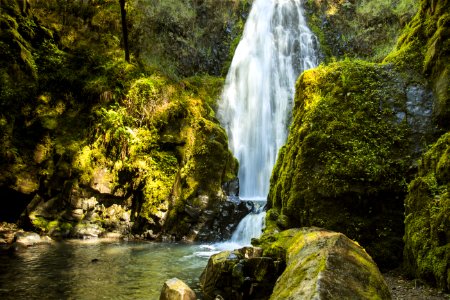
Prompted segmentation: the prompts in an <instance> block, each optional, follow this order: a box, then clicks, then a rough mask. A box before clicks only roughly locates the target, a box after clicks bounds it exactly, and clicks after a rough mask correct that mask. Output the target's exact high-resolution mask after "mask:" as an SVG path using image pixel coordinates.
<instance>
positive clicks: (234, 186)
mask: <svg viewBox="0 0 450 300" xmlns="http://www.w3.org/2000/svg"><path fill="white" fill-rule="evenodd" d="M222 189H223V192H224V193H225V194H226V195H227V196H229V197H237V196H239V178H238V177H236V178H235V179H233V180H230V181H228V182H225V183H224V184H223V186H222Z"/></svg>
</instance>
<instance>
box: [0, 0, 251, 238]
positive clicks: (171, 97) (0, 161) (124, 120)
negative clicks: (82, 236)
mask: <svg viewBox="0 0 450 300" xmlns="http://www.w3.org/2000/svg"><path fill="white" fill-rule="evenodd" d="M191 2H192V3H191ZM126 3H127V7H126V8H127V18H128V24H127V25H128V29H129V30H130V48H131V63H127V62H125V61H124V59H123V49H122V48H123V47H122V31H121V26H120V6H119V3H118V1H115V0H107V1H104V0H102V1H31V2H30V4H31V6H30V4H29V3H28V2H26V1H16V0H3V1H2V11H1V14H0V23H1V27H2V32H1V34H0V49H1V51H2V57H1V59H0V78H1V82H2V84H1V86H0V107H1V115H0V116H1V123H0V137H1V139H2V145H4V147H2V149H1V153H0V166H1V168H2V172H1V174H0V185H2V186H4V187H7V188H9V189H12V190H18V191H20V192H22V193H25V194H30V195H38V196H39V197H40V199H43V200H42V203H41V204H39V205H40V206H39V207H40V208H39V209H38V210H37V211H38V212H39V213H38V214H34V213H33V214H32V215H30V219H31V221H32V222H33V224H34V226H35V227H36V228H39V229H40V230H43V231H45V232H52V231H54V230H53V229H54V228H59V227H60V226H59V225H58V224H59V223H61V224H69V225H70V226H72V227H73V228H75V227H77V226H78V225H79V226H81V225H83V224H84V223H83V224H81V223H80V224H78V225H77V222H81V221H82V222H91V221H90V220H88V219H85V218H87V216H85V215H84V214H83V215H80V217H81V218H82V220H81V221H80V220H73V219H72V217H71V212H70V210H71V209H72V210H73V209H79V207H77V206H73V205H74V204H73V203H71V201H74V200H73V199H72V196H71V195H72V194H76V195H79V196H74V197H80V199H84V198H83V197H87V198H89V197H94V198H95V199H97V200H98V201H99V205H100V206H101V205H105V206H109V205H112V204H119V205H122V206H123V207H124V208H127V209H131V211H132V216H131V217H132V221H134V225H135V227H134V230H136V231H137V232H138V233H139V232H143V231H146V230H153V232H155V233H159V232H163V231H165V232H167V233H169V234H173V235H174V236H175V237H176V238H181V237H183V236H184V235H186V234H188V233H189V231H190V226H191V225H192V224H194V223H195V222H197V220H193V219H192V218H190V217H189V216H188V215H187V214H186V213H185V210H184V208H185V205H186V203H188V202H189V204H190V205H192V204H194V203H195V205H198V206H199V207H200V208H202V209H204V208H208V209H212V208H214V209H216V208H217V207H218V203H220V202H222V201H224V199H225V198H224V195H223V192H222V184H223V183H224V182H226V181H228V180H231V179H233V178H235V176H236V172H237V162H236V161H235V159H234V158H233V157H232V155H231V153H230V152H229V150H228V145H227V137H226V134H225V131H224V130H223V129H222V128H220V126H219V123H218V121H217V119H216V118H215V112H214V109H215V108H216V100H217V98H218V95H219V93H220V90H221V87H222V85H223V79H222V78H220V77H213V76H211V75H207V74H205V72H209V73H210V74H215V75H219V74H220V73H221V72H222V68H225V67H226V64H227V63H226V61H227V60H230V59H231V58H230V57H229V54H228V53H229V47H230V43H231V41H232V40H233V39H235V37H236V36H238V35H239V34H240V31H241V30H242V21H241V20H242V18H244V17H245V16H243V15H242V14H243V13H244V11H245V10H246V9H248V7H249V4H248V3H247V1H234V2H233V3H232V6H231V9H229V8H230V6H228V4H229V3H225V2H224V3H222V2H221V4H220V5H219V6H217V5H215V4H214V9H211V6H212V5H213V3H211V2H208V1H207V2H205V3H204V4H200V3H197V1H190V3H187V2H186V1H178V0H172V1H161V2H158V3H157V4H154V3H152V4H149V3H147V2H146V1H127V2H126ZM143 8H145V9H143ZM235 23H236V24H241V25H239V26H234V24H235ZM188 25H189V26H188ZM190 25H192V26H194V27H192V26H190ZM164 26H166V27H164ZM211 33H214V34H211ZM171 47H173V48H171ZM218 49H219V50H220V51H219V50H218ZM175 50H176V51H175ZM223 53H225V55H222V54H223ZM206 57H209V58H208V59H209V60H210V62H209V63H207V64H203V63H199V61H200V60H201V61H204V60H205V61H207V59H206ZM219 57H220V59H218V58H219ZM188 60H189V62H188ZM213 62H214V63H213ZM197 73H199V74H198V75H196V76H190V77H187V76H185V75H191V74H197ZM199 197H203V198H201V199H207V200H206V201H201V200H199ZM49 199H53V200H52V201H50V200H49ZM55 199H56V200H55ZM50 202H51V203H53V207H50V205H49V204H47V203H50ZM69 204H70V205H72V206H70V207H67V205H69ZM42 207H45V208H46V209H47V211H45V212H43V211H42ZM100 219H101V216H100ZM185 219H186V220H185ZM97 221H100V223H102V220H98V219H95V220H92V222H94V223H95V222H97ZM55 222H56V223H55ZM25 224H26V222H25ZM102 224H103V223H102ZM179 224H184V227H183V226H182V225H179ZM103 225H105V224H103ZM79 226H78V227H79ZM58 231H61V230H59V229H58ZM66 231H67V230H66Z"/></svg>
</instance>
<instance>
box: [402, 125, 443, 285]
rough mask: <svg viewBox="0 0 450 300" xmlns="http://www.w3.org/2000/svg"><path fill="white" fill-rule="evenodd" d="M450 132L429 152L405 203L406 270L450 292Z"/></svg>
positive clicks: (422, 161)
mask: <svg viewBox="0 0 450 300" xmlns="http://www.w3.org/2000/svg"><path fill="white" fill-rule="evenodd" d="M449 187H450V132H449V133H446V134H444V135H443V136H442V137H441V138H440V139H439V140H438V141H437V142H436V143H435V144H434V145H433V146H432V147H431V148H430V150H429V151H428V152H426V153H425V154H424V155H423V157H422V159H421V161H420V163H419V170H418V174H417V176H416V178H415V179H414V180H413V181H411V183H410V184H409V187H408V191H409V193H408V195H407V197H406V200H405V237H404V240H405V248H404V252H403V253H404V267H405V269H406V270H407V272H408V273H409V275H410V276H413V277H416V278H417V277H418V278H422V279H424V280H426V281H428V282H429V283H431V284H433V285H436V286H437V287H438V288H440V289H442V290H444V291H447V292H448V291H450V268H449V262H450V230H449V229H450V218H449V215H450V195H449Z"/></svg>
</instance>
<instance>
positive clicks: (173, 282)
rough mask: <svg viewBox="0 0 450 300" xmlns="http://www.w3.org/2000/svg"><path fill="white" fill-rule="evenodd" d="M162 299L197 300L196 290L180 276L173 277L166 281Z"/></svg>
mask: <svg viewBox="0 0 450 300" xmlns="http://www.w3.org/2000/svg"><path fill="white" fill-rule="evenodd" d="M159 299H160V300H195V299H197V296H196V295H195V293H194V291H193V290H192V289H191V288H190V287H189V286H188V285H187V284H186V283H184V282H183V281H181V280H180V279H178V278H172V279H169V280H167V281H166V282H164V285H163V288H162V290H161V295H160V296H159Z"/></svg>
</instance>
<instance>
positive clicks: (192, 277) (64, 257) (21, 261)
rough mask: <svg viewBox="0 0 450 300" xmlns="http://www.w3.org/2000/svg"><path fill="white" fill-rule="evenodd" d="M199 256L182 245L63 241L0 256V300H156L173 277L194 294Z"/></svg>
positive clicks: (202, 259)
mask: <svg viewBox="0 0 450 300" xmlns="http://www.w3.org/2000/svg"><path fill="white" fill-rule="evenodd" d="M202 251H203V246H199V245H186V244H165V243H134V242H128V243H123V242H109V243H106V242H98V241H96V242H89V241H64V242H60V243H56V244H53V245H41V246H36V247H31V248H29V249H27V250H25V251H23V252H19V253H17V254H14V255H12V256H9V255H6V254H0V299H159V293H160V291H161V288H162V285H163V283H164V281H166V280H167V279H169V278H173V277H177V278H179V279H181V280H183V281H184V282H186V283H187V284H188V285H189V286H190V287H192V288H193V289H194V290H195V291H196V293H198V278H199V276H200V274H201V272H202V270H203V269H204V267H205V266H206V263H207V260H208V257H209V255H195V253H198V252H202ZM206 252H208V251H206ZM210 254H211V253H210ZM93 260H94V261H93ZM95 260H98V261H95Z"/></svg>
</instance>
